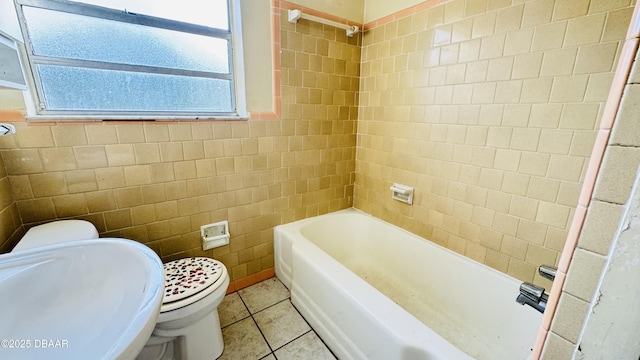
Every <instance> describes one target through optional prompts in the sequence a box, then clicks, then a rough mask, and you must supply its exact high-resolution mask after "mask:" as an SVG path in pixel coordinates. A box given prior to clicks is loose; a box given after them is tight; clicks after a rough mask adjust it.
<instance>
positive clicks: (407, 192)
mask: <svg viewBox="0 0 640 360" xmlns="http://www.w3.org/2000/svg"><path fill="white" fill-rule="evenodd" d="M389 189H391V197H392V198H393V199H395V200H398V201H402V202H403V203H406V204H409V205H412V204H413V188H412V187H411V186H407V185H402V184H396V183H394V184H393V185H391V187H390V188H389Z"/></svg>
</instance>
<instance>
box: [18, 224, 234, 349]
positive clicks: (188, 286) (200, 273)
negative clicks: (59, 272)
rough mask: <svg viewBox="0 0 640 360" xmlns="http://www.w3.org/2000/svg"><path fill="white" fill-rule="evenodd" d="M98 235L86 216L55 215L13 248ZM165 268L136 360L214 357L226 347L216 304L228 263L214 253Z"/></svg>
mask: <svg viewBox="0 0 640 360" xmlns="http://www.w3.org/2000/svg"><path fill="white" fill-rule="evenodd" d="M97 238H98V230H97V229H96V228H95V226H93V224H91V223H90V222H88V221H84V220H59V221H54V222H50V223H47V224H42V225H38V226H34V227H32V228H31V229H29V230H28V231H27V233H26V234H25V235H24V236H23V237H22V239H20V241H19V242H18V244H17V245H16V246H15V247H14V248H13V250H12V252H14V251H20V250H27V249H31V248H35V247H39V246H44V245H52V244H57V243H62V242H68V241H77V240H88V239H97ZM164 272H165V293H164V298H163V301H162V306H161V308H160V314H159V315H158V319H157V320H156V326H155V328H154V329H153V333H152V334H151V337H150V338H149V340H148V341H147V343H146V345H145V346H144V348H143V349H142V351H141V352H140V354H138V356H137V357H136V360H187V359H188V360H200V359H203V360H204V359H207V360H211V359H216V358H218V357H219V356H220V355H221V354H222V350H223V349H224V343H223V341H222V330H221V328H220V319H219V317H218V305H220V303H221V302H222V299H223V298H224V296H225V295H226V293H227V288H228V287H229V281H230V279H229V274H228V273H227V268H226V267H225V266H224V264H222V263H221V262H220V261H217V260H215V259H211V258H207V257H191V258H184V259H179V260H174V261H171V262H168V263H166V264H164Z"/></svg>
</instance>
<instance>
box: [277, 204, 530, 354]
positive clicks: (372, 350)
mask: <svg viewBox="0 0 640 360" xmlns="http://www.w3.org/2000/svg"><path fill="white" fill-rule="evenodd" d="M274 236H275V239H274V246H275V267H276V276H277V277H278V278H279V279H280V280H281V281H282V282H283V283H284V284H285V285H286V286H287V287H288V288H289V289H290V290H291V301H292V302H293V304H294V305H295V306H296V308H297V309H298V310H299V311H300V313H301V314H302V315H303V316H304V317H305V319H306V320H307V321H308V322H309V323H310V324H311V326H312V327H313V328H314V329H315V330H316V331H317V332H318V334H319V335H320V337H321V338H322V339H323V340H324V341H325V343H326V344H327V345H328V346H329V348H330V349H331V350H332V351H333V352H334V354H335V355H336V356H338V358H339V359H341V360H345V359H385V360H387V359H394V360H395V359H411V360H413V359H416V360H418V359H429V360H431V359H442V360H454V359H491V360H499V359H505V360H514V359H522V360H525V359H527V358H528V357H529V355H530V352H531V348H532V347H533V343H534V341H535V338H536V335H537V332H538V329H539V325H540V321H541V319H542V314H540V313H538V312H537V311H535V310H534V309H532V308H530V307H528V306H522V305H520V304H518V303H516V302H515V298H516V296H517V295H518V293H519V286H520V282H519V281H517V280H516V279H514V278H511V277H509V276H508V275H505V274H503V273H501V272H499V271H496V270H494V269H491V268H489V267H487V266H485V265H482V264H480V263H477V262H475V261H473V260H470V259H468V258H466V257H464V256H461V255H459V254H457V253H455V252H452V251H450V250H448V249H445V248H443V247H441V246H438V245H436V244H434V243H432V242H430V241H427V240H425V239H423V238H421V237H418V236H417V235H414V234H412V233H410V232H407V231H405V230H402V229H400V228H398V227H396V226H394V225H391V224H389V223H386V222H384V221H382V220H379V219H377V218H374V217H372V216H369V215H367V214H365V213H363V212H360V211H358V210H355V209H346V210H342V211H338V212H335V213H330V214H326V215H321V216H316V217H313V218H308V219H304V220H300V221H296V222H293V223H290V224H285V225H280V226H277V227H276V228H275V230H274Z"/></svg>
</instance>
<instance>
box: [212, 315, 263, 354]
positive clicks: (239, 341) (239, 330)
mask: <svg viewBox="0 0 640 360" xmlns="http://www.w3.org/2000/svg"><path fill="white" fill-rule="evenodd" d="M222 338H223V339H224V351H223V352H222V356H220V357H219V358H218V359H219V360H227V359H238V360H254V359H256V360H257V359H260V358H262V357H264V356H266V355H268V354H269V353H270V352H271V349H269V346H268V345H267V343H266V342H265V341H264V338H263V337H262V334H260V330H258V327H257V326H256V324H255V323H254V322H253V320H252V319H251V318H246V319H244V320H240V321H238V322H237V323H235V324H232V325H229V326H227V327H225V328H224V329H222Z"/></svg>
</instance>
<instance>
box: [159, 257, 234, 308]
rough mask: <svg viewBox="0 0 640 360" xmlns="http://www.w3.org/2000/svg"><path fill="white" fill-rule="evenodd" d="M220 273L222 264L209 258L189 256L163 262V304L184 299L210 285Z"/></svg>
mask: <svg viewBox="0 0 640 360" xmlns="http://www.w3.org/2000/svg"><path fill="white" fill-rule="evenodd" d="M221 275H222V264H221V263H220V262H219V261H217V260H215V259H211V258H206V257H190V258H185V259H179V260H174V261H171V262H168V263H166V264H164V278H165V280H164V299H163V300H162V303H163V304H166V303H169V302H173V301H178V300H182V299H186V298H188V297H190V296H193V295H195V294H197V293H199V292H200V291H202V290H204V289H206V288H207V287H209V286H211V284H213V283H214V282H216V280H218V279H219V278H220V276H221Z"/></svg>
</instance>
